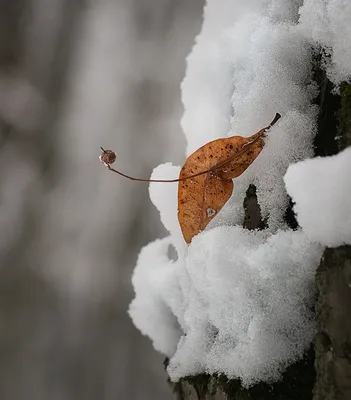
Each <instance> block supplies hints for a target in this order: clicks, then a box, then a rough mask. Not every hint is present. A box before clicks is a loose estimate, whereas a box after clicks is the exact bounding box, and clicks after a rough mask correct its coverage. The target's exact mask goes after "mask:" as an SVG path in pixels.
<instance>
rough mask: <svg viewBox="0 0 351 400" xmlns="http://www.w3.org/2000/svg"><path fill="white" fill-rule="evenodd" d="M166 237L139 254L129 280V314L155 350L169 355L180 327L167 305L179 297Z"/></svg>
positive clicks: (174, 345)
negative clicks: (133, 295) (131, 293)
mask: <svg viewBox="0 0 351 400" xmlns="http://www.w3.org/2000/svg"><path fill="white" fill-rule="evenodd" d="M171 244H172V241H171V239H170V238H165V239H162V240H156V241H155V242H153V243H150V244H149V245H148V246H146V247H144V248H143V249H142V251H141V252H140V254H139V258H138V263H137V266H136V268H135V270H134V274H133V278H132V283H133V286H134V289H135V291H136V293H137V296H136V298H135V299H134V300H133V302H132V303H131V305H130V308H129V314H130V316H131V317H132V320H133V321H134V323H135V325H136V326H137V327H138V328H139V329H140V331H141V332H142V333H143V334H144V335H148V336H149V337H150V338H151V339H152V341H153V345H154V347H155V349H156V350H158V351H160V352H162V353H164V354H168V355H171V354H173V353H174V352H175V350H176V347H177V343H178V341H179V339H180V337H181V334H182V331H181V329H180V327H179V323H178V321H177V319H176V317H175V315H174V314H173V312H172V309H171V308H170V306H169V305H170V304H172V302H173V301H176V302H177V303H178V302H179V301H180V299H181V293H179V288H178V286H177V285H178V282H177V279H176V276H177V270H176V269H177V267H178V266H177V265H175V264H174V263H172V262H171V261H170V260H169V258H168V248H169V246H170V245H171Z"/></svg>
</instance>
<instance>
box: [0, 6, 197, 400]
mask: <svg viewBox="0 0 351 400" xmlns="http://www.w3.org/2000/svg"><path fill="white" fill-rule="evenodd" d="M0 6H1V9H0V180H1V184H0V223H1V235H0V256H1V262H0V399H4V400H18V399H24V398H25V399H27V400H32V399H33V400H42V399H45V400H46V399H51V400H70V399H72V400H73V399H74V400H80V399H82V400H90V399H91V400H95V399H99V400H110V399H111V400H112V399H113V400H117V399H118V400H125V399H126V400H134V399H143V400H148V399H153V400H157V399H164V400H167V399H170V398H171V397H172V396H171V392H170V390H169V388H168V386H167V384H166V375H165V373H164V371H163V368H162V361H163V358H162V356H160V355H159V354H157V353H156V352H155V351H154V350H153V348H152V345H151V342H150V341H149V340H148V339H146V338H144V337H142V336H141V334H140V333H139V331H137V329H136V328H135V327H134V326H133V325H132V322H131V320H130V318H129V316H128V315H127V309H128V304H129V302H130V300H131V299H132V297H133V292H132V288H131V283H130V278H131V273H132V270H133V267H134V265H135V263H136V257H137V254H138V251H139V249H140V248H141V247H142V246H143V245H145V244H146V243H148V242H150V241H151V240H153V239H154V238H156V237H160V236H164V232H163V227H162V225H161V223H160V222H159V215H158V212H157V211H156V209H155V208H154V207H153V206H152V205H151V203H150V200H149V196H148V187H147V184H142V183H135V182H131V181H127V180H123V179H122V178H120V177H118V176H116V175H114V174H112V173H109V172H108V171H106V170H105V169H104V168H103V166H102V165H101V164H99V161H98V156H99V147H100V146H104V147H106V148H112V149H113V150H115V151H116V152H117V156H118V159H117V163H116V165H118V167H119V168H120V169H121V170H122V171H124V172H127V173H129V174H131V175H134V176H142V177H148V176H149V175H150V173H151V171H152V169H153V167H154V166H157V165H159V164H160V163H162V162H165V161H173V162H174V163H175V164H177V163H181V162H182V161H183V160H184V149H185V139H184V135H183V134H182V133H181V130H180V118H181V114H182V107H181V103H180V88H179V85H180V82H181V80H182V78H183V76H184V73H185V57H186V55H187V54H188V53H189V51H190V49H191V47H192V45H193V41H194V37H195V35H196V34H197V33H198V31H199V29H200V24H201V18H202V6H203V0H192V1H188V0H99V1H97V0H95V1H94V0H12V1H8V0H0Z"/></svg>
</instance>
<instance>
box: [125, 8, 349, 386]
mask: <svg viewBox="0 0 351 400" xmlns="http://www.w3.org/2000/svg"><path fill="white" fill-rule="evenodd" d="M301 6H302V7H301ZM349 11H350V5H349V3H348V2H347V1H346V0H345V1H341V0H333V1H328V2H327V1H323V0H305V1H302V0H245V1H242V0H208V1H207V3H206V6H205V11H204V22H203V26H202V30H201V32H200V34H199V35H198V37H197V38H196V44H195V46H194V48H193V50H192V52H191V54H190V55H189V57H188V59H187V72H186V76H185V79H184V81H183V83H182V101H183V104H184V115H183V118H182V121H181V123H182V128H183V131H184V134H185V136H186V139H187V143H188V147H187V155H189V154H191V153H192V152H193V151H195V150H196V149H197V148H199V147H200V146H202V145H203V144H205V143H207V142H209V141H211V140H214V139H217V138H219V137H228V136H232V135H240V136H245V137H247V136H250V135H252V134H253V133H255V132H257V131H258V130H259V129H261V128H263V127H265V126H267V125H268V124H269V123H270V121H271V120H272V119H273V117H274V116H275V114H276V113H277V112H279V113H280V114H281V115H282V118H281V119H280V120H279V121H278V123H277V124H276V125H275V126H274V127H273V128H272V129H271V130H270V132H269V133H268V135H267V139H266V144H265V147H264V149H263V151H262V152H261V154H260V155H259V156H258V157H257V159H256V160H255V161H254V162H253V164H252V165H251V166H250V167H249V168H248V169H247V170H246V171H245V172H244V174H242V175H241V176H240V177H239V178H237V179H235V181H234V184H235V185H234V194H233V196H232V197H231V199H230V200H229V201H228V202H227V204H226V205H225V206H224V207H223V209H222V210H221V212H220V213H219V215H218V216H217V217H216V218H214V219H213V221H212V223H211V224H210V225H209V226H208V227H207V229H206V230H205V232H201V233H199V234H198V235H197V236H196V237H195V238H194V239H193V241H192V243H191V244H190V246H189V247H188V246H186V244H185V242H184V239H183V237H182V234H181V230H180V227H179V223H178V219H177V184H170V183H165V184H157V183H151V184H150V197H151V200H152V201H153V203H154V204H155V206H156V207H157V208H158V210H159V211H160V217H161V221H162V222H163V224H164V225H165V227H166V229H167V230H168V231H169V233H170V236H169V237H168V238H166V239H163V240H161V241H156V242H154V243H151V244H149V245H148V246H146V247H145V248H144V249H143V250H142V251H141V253H140V256H139V260H138V263H137V267H136V269H135V272H134V276H133V285H134V288H135V292H136V295H135V299H134V300H133V302H132V304H131V306H130V315H131V317H132V319H133V321H134V324H135V325H136V326H137V327H138V328H139V329H140V330H141V331H142V332H143V333H144V334H146V335H148V336H149V337H150V338H151V340H152V341H153V343H154V346H155V348H156V349H158V350H159V351H161V352H163V353H164V354H166V355H167V356H168V357H169V358H170V363H169V367H168V372H169V374H170V377H171V379H173V380H177V379H179V378H181V377H183V376H186V375H190V374H198V373H201V372H209V373H213V372H218V373H225V374H226V375H227V376H228V377H230V378H232V377H238V378H241V379H242V382H243V383H244V384H245V385H251V384H254V383H255V382H258V381H265V382H272V381H275V380H277V379H279V377H280V375H281V373H282V371H283V370H284V369H285V368H286V366H287V365H288V364H289V363H291V362H293V361H295V360H297V359H298V358H299V357H301V356H302V354H303V351H304V350H305V349H306V348H307V347H308V346H309V344H310V341H311V339H312V337H313V334H314V323H313V315H312V312H311V307H312V304H313V296H314V274H315V270H316V267H317V265H318V262H319V259H320V257H321V253H322V249H323V246H322V245H323V244H324V245H325V244H330V243H341V242H345V237H346V236H347V232H346V231H344V230H340V231H339V227H338V228H337V230H338V233H335V232H336V228H333V230H332V228H331V225H332V223H331V222H330V221H331V219H333V220H334V221H339V219H338V218H339V217H337V218H336V213H337V210H336V207H335V204H339V205H340V208H343V207H344V206H345V202H347V196H346V194H347V193H346V192H347V190H346V186H345V187H344V188H341V187H340V186H337V188H338V190H339V192H338V194H336V190H335V188H336V186H335V185H336V178H335V176H336V175H333V176H334V178H332V177H331V176H332V173H331V171H329V172H325V173H324V176H323V174H322V172H320V176H318V173H316V174H314V175H313V178H311V179H310V178H308V176H312V174H313V171H315V169H314V167H312V165H315V164H309V162H306V164H305V163H303V164H301V166H300V164H297V165H295V166H293V167H291V169H289V172H288V174H287V175H286V182H287V187H288V190H289V192H290V193H291V195H292V196H293V197H294V200H295V201H296V202H297V205H296V211H297V212H298V215H299V221H300V223H301V225H302V227H303V228H304V230H301V231H292V230H290V229H289V227H288V226H287V225H286V224H285V222H284V214H285V211H286V208H287V206H288V204H289V198H288V195H287V192H286V187H285V183H284V175H285V174H286V171H287V169H288V167H289V165H290V164H291V163H296V162H298V161H301V160H305V159H307V158H310V157H312V156H313V138H314V136H315V133H316V118H317V112H318V110H317V107H316V106H314V105H313V100H314V99H315V97H316V96H317V94H318V93H317V86H316V84H315V83H314V82H313V74H312V63H313V59H312V55H313V51H312V49H313V47H315V46H316V45H317V46H323V47H324V48H325V49H326V50H328V52H329V53H330V54H331V61H330V62H329V63H328V65H327V68H328V74H329V76H330V77H331V78H332V79H333V80H334V82H335V83H339V82H340V80H341V79H349V78H350V76H351V71H350V69H349V68H350V65H351V62H350V59H349V57H350V54H351V48H350V45H351V41H350V40H349V38H350V37H351V35H350V34H349V32H350V31H349V29H350V26H351V15H350V13H349ZM325 62H327V61H325ZM321 162H326V163H329V161H327V160H325V161H318V160H317V161H316V163H321ZM311 163H312V162H311ZM310 165H311V169H309V168H310ZM316 165H317V164H316ZM318 165H319V164H318ZM333 165H334V164H333ZM305 166H306V171H307V172H306V178H304V177H303V176H302V175H304V174H305ZM333 168H334V169H337V166H334V167H333ZM333 168H332V169H333ZM334 169H333V170H334ZM318 170H319V169H318ZM179 171H180V168H179V167H177V166H172V165H171V164H170V163H168V164H164V165H161V166H159V167H157V168H156V169H155V170H154V173H153V176H152V178H169V179H172V178H175V177H177V176H178V174H179ZM302 171H303V172H302ZM346 171H347V168H345V169H344V170H343V171H342V172H340V171H339V176H341V174H342V177H343V178H342V180H343V182H346V178H347V176H345V174H346ZM300 172H301V173H300ZM325 177H330V179H328V180H327V179H324V178H325ZM300 181H301V187H300ZM312 181H313V182H312ZM250 184H254V185H255V186H256V188H257V197H258V201H259V204H260V207H261V213H262V216H263V218H265V219H266V221H267V224H268V228H267V230H265V231H264V232H252V231H250V232H249V231H247V230H244V229H243V228H241V227H240V226H238V225H240V224H241V223H242V220H243V215H244V210H243V200H244V198H245V193H246V190H247V189H248V187H249V185H250ZM306 185H307V186H309V187H308V189H307V188H306V187H305V186H306ZM323 185H324V188H322V186H323ZM302 187H303V188H304V189H302ZM312 188H316V189H315V190H314V191H312ZM317 188H318V190H317ZM333 193H335V198H333V199H334V200H331V199H332V197H331V196H333ZM348 193H349V192H348ZM305 196H311V199H310V198H306V197H305ZM345 198H346V200H345ZM316 199H317V200H318V199H319V200H320V202H318V201H319V200H318V201H316ZM331 201H334V204H333V206H332V207H330V202H331ZM313 207H316V209H315V210H312V208H313ZM325 207H327V208H328V209H329V208H330V209H333V211H330V214H329V215H332V213H333V216H332V217H331V219H329V220H328V221H327V222H321V221H320V220H319V221H318V227H317V225H315V226H314V225H313V224H315V223H316V224H317V222H315V221H317V216H316V214H314V213H317V212H318V214H319V215H320V211H321V209H322V208H323V209H324V208H325ZM345 207H346V206H345ZM317 209H318V211H317ZM349 209H350V207H349ZM307 210H308V211H307ZM311 210H312V212H311ZM327 211H328V210H327ZM307 214H309V215H307ZM323 215H326V210H325V209H324V210H323ZM340 215H341V214H340ZM314 216H316V217H315V218H314ZM343 216H344V217H345V215H343ZM334 218H336V219H334ZM340 218H341V217H340ZM344 221H345V219H344ZM322 228H323V229H322ZM324 228H325V229H324ZM345 229H346V228H345ZM318 234H319V237H318ZM341 236H342V237H341ZM318 242H320V243H318ZM174 248H175V249H176V252H177V257H178V258H177V260H172V259H171V257H169V253H170V251H171V250H174Z"/></svg>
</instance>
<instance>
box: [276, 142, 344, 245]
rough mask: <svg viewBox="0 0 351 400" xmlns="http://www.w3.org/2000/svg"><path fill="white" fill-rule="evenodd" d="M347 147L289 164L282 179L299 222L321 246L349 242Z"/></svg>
mask: <svg viewBox="0 0 351 400" xmlns="http://www.w3.org/2000/svg"><path fill="white" fill-rule="evenodd" d="M350 173H351V147H350V148H347V149H346V150H344V151H343V152H342V153H339V154H338V155H335V156H332V157H323V158H322V157H318V158H313V159H311V160H306V161H301V162H299V163H297V164H293V165H291V166H290V167H289V169H288V172H287V173H286V175H285V177H284V180H285V184H286V188H287V190H288V193H289V194H290V196H291V197H292V199H293V201H294V202H295V203H296V204H295V206H294V211H295V213H296V214H297V219H298V222H299V225H300V226H301V227H302V229H303V231H304V232H305V233H306V235H307V236H308V238H309V239H310V240H313V241H316V242H320V243H321V244H323V245H325V246H330V247H336V246H340V245H343V244H350V245H351V212H350V210H351V174H350Z"/></svg>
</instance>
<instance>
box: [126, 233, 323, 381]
mask: <svg viewBox="0 0 351 400" xmlns="http://www.w3.org/2000/svg"><path fill="white" fill-rule="evenodd" d="M171 243H172V240H171V238H170V237H169V238H166V239H163V240H158V241H156V242H154V243H151V244H149V245H148V246H147V247H145V248H144V249H143V250H142V252H141V254H140V256H139V260H138V264H137V267H136V269H135V272H134V276H133V285H134V287H135V289H136V297H135V299H134V300H133V302H132V303H131V306H130V315H131V317H132V319H133V321H134V323H135V324H136V325H137V326H138V327H139V329H140V330H141V331H142V332H143V333H144V334H147V335H148V336H150V337H151V338H152V340H153V343H154V346H155V348H156V349H158V350H160V351H161V352H163V353H164V354H166V355H167V356H169V357H171V359H170V364H169V367H168V373H169V375H170V378H171V379H172V380H178V379H179V378H181V377H183V376H187V375H193V374H196V373H200V372H208V373H216V372H217V373H225V374H226V375H227V376H228V377H229V378H234V377H240V378H241V379H242V382H243V384H244V385H252V384H254V383H256V382H258V381H260V380H264V381H268V382H271V381H275V380H277V379H279V377H280V374H281V372H282V371H283V369H284V367H285V366H286V365H287V364H288V363H290V362H292V361H295V360H296V359H298V358H300V357H301V356H302V354H303V352H304V350H306V348H308V346H309V344H310V341H311V340H312V338H313V336H314V334H315V325H314V321H313V313H312V305H313V299H314V294H315V291H314V274H315V269H316V266H317V265H318V261H319V259H320V257H321V254H322V249H323V248H322V246H318V245H315V244H313V243H311V242H310V241H309V240H308V238H307V237H306V235H305V234H304V233H303V232H302V231H295V232H283V231H280V232H278V233H277V234H274V235H271V234H270V233H268V232H267V231H262V232H250V231H247V230H245V229H243V228H241V227H239V226H235V227H224V226H223V227H218V228H215V229H212V230H210V231H207V232H204V233H203V234H201V235H198V236H196V237H195V238H194V239H193V241H192V243H191V245H190V247H189V251H188V254H187V256H186V257H185V260H182V259H178V261H177V262H173V261H171V260H169V258H168V256H167V254H168V247H169V245H170V244H171ZM233 243H235V246H233ZM180 327H181V329H182V330H180ZM182 332H184V333H185V334H186V336H183V337H182V338H181V340H179V338H180V336H181V333H182Z"/></svg>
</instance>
